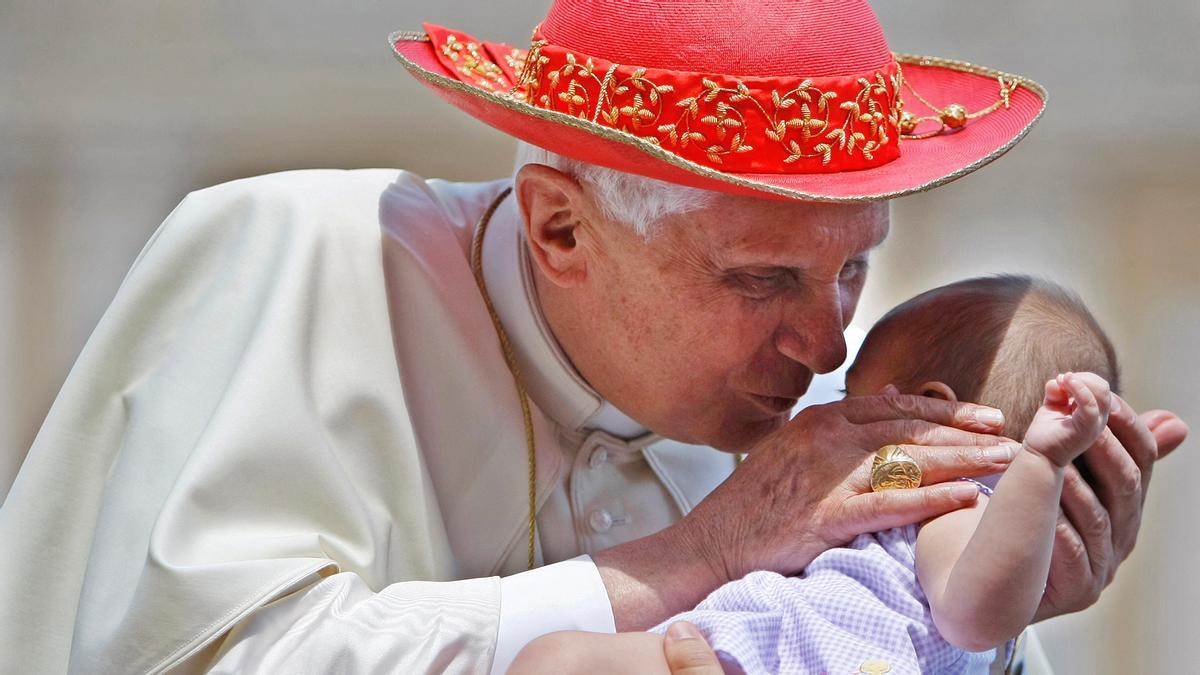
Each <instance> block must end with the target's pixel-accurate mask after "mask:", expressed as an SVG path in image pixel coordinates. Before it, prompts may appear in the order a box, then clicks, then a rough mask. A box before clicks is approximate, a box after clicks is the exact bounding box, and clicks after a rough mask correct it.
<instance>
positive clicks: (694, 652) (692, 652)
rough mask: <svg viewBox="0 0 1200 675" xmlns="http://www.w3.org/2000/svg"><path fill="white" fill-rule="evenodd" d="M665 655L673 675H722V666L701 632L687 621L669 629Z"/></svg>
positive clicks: (664, 640) (664, 641) (675, 624)
mask: <svg viewBox="0 0 1200 675" xmlns="http://www.w3.org/2000/svg"><path fill="white" fill-rule="evenodd" d="M663 653H664V655H665V656H666V657H667V667H668V668H670V669H671V675H722V673H723V671H722V670H721V664H720V662H718V661H717V655H716V654H715V653H714V652H713V650H712V647H709V646H708V642H706V641H705V640H704V636H703V635H701V634H700V630H699V629H698V628H696V627H695V626H693V625H692V624H690V623H688V622H687V621H677V622H675V623H673V624H671V626H670V627H669V628H667V634H666V637H664V638H663Z"/></svg>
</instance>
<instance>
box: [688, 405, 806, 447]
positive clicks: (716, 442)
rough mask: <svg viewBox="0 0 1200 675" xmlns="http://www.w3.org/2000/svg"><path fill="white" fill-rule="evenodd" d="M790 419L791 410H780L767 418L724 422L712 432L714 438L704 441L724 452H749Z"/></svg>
mask: <svg viewBox="0 0 1200 675" xmlns="http://www.w3.org/2000/svg"><path fill="white" fill-rule="evenodd" d="M789 419H791V411H786V412H781V413H779V414H778V415H773V416H771V417H767V418H759V419H754V420H739V421H737V422H734V423H729V424H724V425H722V426H721V428H720V429H719V430H718V431H717V433H716V434H714V438H713V439H712V440H710V441H708V442H706V443H705V445H709V446H711V447H713V448H715V449H717V450H723V451H725V452H741V453H744V452H749V451H750V449H751V448H753V447H754V446H755V445H758V442H759V441H761V440H762V439H764V438H766V437H767V436H770V435H771V434H772V433H774V432H776V431H778V430H780V429H782V428H783V427H784V426H785V425H786V424H787V423H788V420H789Z"/></svg>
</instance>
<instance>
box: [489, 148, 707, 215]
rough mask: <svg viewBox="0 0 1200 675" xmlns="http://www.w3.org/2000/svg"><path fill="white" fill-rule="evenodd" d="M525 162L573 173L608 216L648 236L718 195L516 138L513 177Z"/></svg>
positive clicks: (570, 174) (703, 205) (704, 205)
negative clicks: (589, 161) (665, 222)
mask: <svg viewBox="0 0 1200 675" xmlns="http://www.w3.org/2000/svg"><path fill="white" fill-rule="evenodd" d="M526 164H545V165H546V166H549V167H551V168H554V169H558V170H559V171H561V172H563V173H565V174H567V175H569V176H572V177H573V178H575V180H577V181H579V182H580V183H582V184H583V185H584V186H585V187H587V188H588V189H589V190H590V191H591V194H592V198H593V199H595V200H596V205H597V206H598V207H599V208H600V210H601V211H602V212H603V213H604V215H605V216H607V217H608V218H611V219H613V220H616V221H618V222H621V223H624V224H625V225H628V226H629V227H631V228H633V230H634V232H637V233H638V234H639V235H641V236H642V237H644V238H647V239H649V238H650V236H651V235H653V233H654V227H655V226H656V225H657V224H658V223H659V222H660V221H661V220H663V219H664V218H666V217H668V216H673V215H678V214H681V213H687V212H688V211H694V210H696V209H702V208H704V207H706V206H708V205H710V204H712V202H713V200H714V199H715V198H716V196H717V194H716V193H715V192H710V191H708V190H701V189H699V188H692V187H687V186H684V185H676V184H674V183H666V182H663V181H661V180H655V179H653V178H646V177H644V176H638V175H636V174H632V173H624V172H622V171H617V170H615V169H608V168H605V167H602V166H596V165H595V164H587V163H585V162H580V161H578V160H574V159H570V158H569V157H563V156H562V155H557V154H555V153H553V152H550V151H549V150H545V149H542V148H539V147H538V146H536V145H531V144H529V143H526V142H524V141H517V157H516V161H515V163H514V166H513V177H514V178H515V177H516V175H517V172H518V171H520V170H521V167H523V166H525V165H526Z"/></svg>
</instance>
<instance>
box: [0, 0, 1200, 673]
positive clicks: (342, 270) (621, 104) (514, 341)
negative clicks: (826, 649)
mask: <svg viewBox="0 0 1200 675" xmlns="http://www.w3.org/2000/svg"><path fill="white" fill-rule="evenodd" d="M391 45H392V49H393V51H394V53H395V55H396V57H397V58H398V59H399V61H400V62H401V64H402V65H403V66H404V67H405V68H406V69H407V70H408V71H409V72H410V73H411V74H412V75H414V76H415V77H417V79H418V80H419V81H420V82H421V83H422V84H425V85H427V86H428V87H429V88H430V89H431V90H432V91H433V92H434V93H436V94H437V95H439V96H441V97H442V98H444V99H445V100H446V101H448V102H449V103H450V104H452V105H454V106H456V107H458V108H460V109H462V110H464V111H466V112H467V113H469V114H470V115H472V116H474V117H476V118H478V119H480V120H481V121H483V122H485V123H487V124H489V125H491V126H493V127H495V128H497V129H499V130H501V131H502V132H504V133H507V134H509V135H511V136H514V137H516V138H517V139H519V140H520V141H521V142H522V143H521V145H520V150H519V152H518V158H517V162H516V167H515V169H514V172H513V176H512V177H511V178H509V179H504V180H498V181H494V182H489V183H477V184H465V183H448V182H444V181H437V180H424V179H422V178H420V177H417V176H415V175H413V174H410V173H406V172H397V171H386V170H370V171H300V172H290V173H281V174H273V175H268V176H262V177H258V178H252V179H246V180H241V181H235V182H232V183H228V184H224V185H219V186H216V187H212V188H208V189H205V190H201V191H198V192H195V193H192V194H190V195H188V197H187V198H186V199H184V200H183V202H182V203H181V204H180V205H179V206H178V207H177V208H176V209H175V211H174V212H172V213H171V214H170V216H168V218H167V219H166V221H165V222H164V224H163V225H162V227H161V228H160V229H159V230H158V232H157V233H155V235H154V236H153V238H152V239H151V241H150V243H149V244H148V245H147V247H146V248H145V250H144V251H143V252H142V254H141V255H140V256H139V257H138V259H137V260H136V261H135V263H134V265H133V268H132V269H131V271H130V272H129V274H128V276H127V277H126V279H125V281H124V283H123V284H122V286H121V288H120V290H119V291H118V293H117V296H116V298H115V299H114V301H113V303H112V305H111V307H110V308H109V310H108V311H107V313H106V314H105V316H104V317H103V319H102V320H101V321H100V323H99V325H98V326H97V328H96V331H95V333H94V334H93V336H92V337H91V339H90V340H89V342H88V344H87V346H86V347H85V348H84V350H83V353H82V354H81V355H80V357H79V360H78V362H77V363H76V365H75V367H74V369H73V370H72V372H71V374H70V376H69V377H68V379H67V381H66V383H65V385H64V387H63V390H62V392H61V394H60V395H59V397H58V399H57V400H56V401H55V403H54V406H53V408H52V409H51V411H50V413H49V415H48V417H47V418H46V421H45V423H44V425H43V427H42V429H41V431H40V433H39V434H38V436H37V438H36V440H35V442H34V445H33V447H32V448H31V450H30V452H29V454H28V458H27V459H26V461H25V463H24V465H23V466H22V468H21V471H20V473H19V475H18V477H17V479H16V482H15V483H14V485H13V487H12V489H11V492H10V493H9V496H8V498H7V501H6V502H5V503H4V505H3V508H0V542H2V544H0V546H2V548H3V551H4V553H3V555H2V556H0V670H3V671H5V672H9V671H12V672H64V671H68V672H89V673H90V672H135V671H136V672H143V671H148V672H158V671H163V670H167V669H177V670H183V671H204V670H208V671H213V672H232V671H263V672H294V671H313V672H375V671H387V672H392V671H395V672H489V671H490V672H503V671H504V670H505V669H506V668H507V665H508V664H509V663H510V662H511V660H512V658H513V657H514V656H515V654H516V653H517V652H518V651H519V650H520V648H521V647H522V646H524V645H525V644H527V643H528V642H530V641H531V640H533V639H534V638H536V637H538V636H540V635H543V634H546V633H549V632H553V631H558V630H566V629H571V630H586V631H599V632H613V631H631V630H641V629H644V628H647V627H649V626H652V625H654V624H656V623H658V622H660V621H662V620H663V619H665V618H667V617H669V616H672V615H674V614H676V613H678V612H680V611H682V610H686V609H689V608H691V607H693V606H694V605H696V604H697V602H699V601H700V600H701V599H703V598H704V597H705V596H706V595H707V594H708V593H709V592H711V591H712V590H713V589H715V588H717V587H718V586H720V585H721V584H723V583H724V582H726V581H728V580H732V579H737V578H740V577H742V576H744V575H745V574H746V573H748V572H750V571H753V570H772V571H775V572H779V573H782V574H794V573H796V572H798V571H800V570H802V569H803V568H804V567H805V565H806V564H807V563H808V562H809V561H811V560H812V559H813V558H814V557H816V556H817V555H818V554H819V553H821V552H822V551H824V550H826V549H828V548H830V547H834V546H838V545H840V544H843V543H845V542H847V541H849V540H851V539H852V538H854V537H855V536H856V535H858V534H861V533H865V532H874V531H879V530H883V529H886V528H890V527H896V526H901V525H906V524H909V523H915V522H920V521H923V520H925V519H928V518H930V517H933V516H935V515H938V514H941V513H945V512H947V511H950V510H954V509H958V508H961V507H963V506H966V505H969V504H971V503H973V501H974V499H975V494H974V491H973V490H968V491H966V492H964V491H962V488H961V486H958V487H955V486H953V485H952V484H950V483H946V484H941V483H942V482H944V481H948V480H950V479H953V478H956V477H960V476H978V475H985V474H992V473H996V472H998V471H1001V470H1003V469H1004V467H1005V466H1006V465H1007V462H1008V460H1009V459H1010V458H1011V452H1010V450H1009V446H1008V441H1007V439H1004V438H1002V437H1000V436H998V435H996V433H997V432H998V431H999V430H1000V428H1001V426H1002V424H1003V412H1002V411H999V410H995V409H991V408H986V407H982V406H975V405H971V404H966V403H952V402H947V401H941V400H934V399H923V398H918V397H912V396H900V395H895V394H894V393H892V392H889V391H884V392H881V393H880V394H879V395H877V396H867V397H860V398H856V399H854V400H849V401H844V402H833V403H829V402H830V401H834V400H835V399H838V398H840V396H839V395H838V393H837V391H836V390H837V388H838V387H840V386H841V384H842V381H841V380H842V371H841V368H842V367H843V364H844V363H845V362H846V360H847V355H848V354H849V353H850V352H852V351H853V350H854V349H855V348H856V347H857V341H858V340H859V339H860V338H861V335H860V334H859V333H858V332H856V331H855V330H854V329H851V328H850V321H851V319H852V317H853V315H854V311H855V308H856V305H857V303H858V300H859V297H860V294H861V292H862V290H863V286H864V284H865V283H866V279H867V273H868V264H869V258H870V255H871V251H872V250H873V249H874V248H875V247H877V246H878V245H879V244H880V243H881V242H882V241H883V239H884V238H885V237H886V236H887V234H888V229H889V220H888V205H887V200H889V199H891V198H895V197H900V196H903V195H906V194H911V193H915V192H920V191H923V190H928V189H932V188H935V187H937V186H938V185H941V184H944V183H946V182H948V181H951V180H954V179H956V178H959V177H961V176H963V175H965V174H967V173H970V172H972V171H974V170H976V169H978V168H980V167H981V166H983V165H985V164H987V163H988V162H990V161H992V160H994V159H996V158H997V157H999V156H1000V155H1002V154H1003V153H1004V152H1006V151H1007V150H1009V149H1010V148H1011V147H1012V146H1013V145H1014V144H1015V143H1017V142H1018V141H1019V140H1020V139H1021V138H1023V137H1024V136H1025V134H1026V133H1027V132H1028V131H1029V129H1030V128H1031V127H1032V125H1033V124H1034V123H1035V121H1036V120H1037V118H1038V117H1039V116H1040V115H1041V113H1042V111H1043V109H1044V107H1045V91H1044V90H1043V89H1042V88H1041V87H1040V86H1039V85H1037V84H1036V83H1034V82H1033V81H1031V80H1029V79H1027V78H1023V77H1019V76H1016V75H1011V74H1008V73H1003V72H999V71H994V70H990V69H987V68H983V67H980V66H974V65H970V64H966V63H961V62H955V61H948V60H944V59H937V58H931V57H914V56H897V55H894V54H893V53H892V52H891V51H890V50H889V48H888V46H887V43H886V40H885V39H884V37H883V34H882V31H881V30H880V27H879V25H878V22H877V20H876V18H875V16H874V14H873V13H872V11H871V10H870V8H869V7H868V6H867V4H866V3H865V2H863V1H862V0H839V1H837V2H829V1H817V0H809V1H797V0H756V1H754V2H746V1H739V2H711V1H703V2H702V1H692V0H686V1H682V2H681V1H678V0H676V1H673V2H665V1H663V2H659V1H654V0H646V1H643V2H638V3H636V4H630V3H595V2H588V1H585V0H557V1H556V2H554V4H553V5H552V6H551V8H550V10H549V13H548V14H547V16H546V17H545V19H544V20H543V21H542V22H541V23H540V24H539V25H538V27H537V28H536V29H535V31H534V34H533V38H532V41H531V43H530V45H529V47H528V49H524V48H515V47H511V46H507V45H502V44H498V43H492V42H486V41H481V40H477V39H475V38H473V37H471V36H469V35H466V34H464V33H462V32H459V31H455V30H451V29H447V28H442V27H439V26H433V25H426V26H425V30H424V31H422V32H419V33H396V34H393V35H392V36H391ZM448 143H449V145H448V147H451V148H453V147H454V146H453V144H452V139H448ZM1118 403H1119V404H1118V405H1117V406H1115V407H1114V409H1113V411H1112V414H1111V416H1110V419H1109V425H1108V430H1107V431H1106V432H1105V433H1104V434H1103V435H1102V436H1101V437H1100V439H1099V440H1098V441H1097V442H1096V443H1095V444H1094V445H1093V446H1092V447H1091V448H1090V449H1089V450H1088V451H1087V452H1086V453H1085V454H1084V457H1085V458H1086V463H1087V466H1088V467H1089V469H1090V473H1091V474H1093V476H1092V477H1091V478H1090V480H1088V481H1085V480H1084V479H1083V478H1082V477H1081V476H1080V475H1079V473H1078V471H1077V470H1075V469H1074V468H1072V469H1069V473H1068V475H1067V478H1066V485H1067V489H1065V490H1064V496H1063V500H1062V512H1061V514H1060V516H1059V526H1058V528H1057V531H1056V535H1055V537H1056V539H1055V542H1054V555H1053V560H1052V563H1051V572H1050V579H1049V583H1048V586H1047V589H1046V592H1045V594H1044V596H1043V598H1042V600H1041V606H1040V609H1039V611H1038V618H1039V619H1044V618H1047V617H1051V616H1055V615H1059V614H1063V613H1066V612H1072V611H1076V610H1079V609H1083V608H1085V607H1087V606H1089V605H1091V604H1092V603H1094V602H1095V601H1096V599H1097V598H1098V597H1099V594H1100V592H1101V590H1102V589H1103V588H1104V587H1105V586H1107V584H1108V583H1110V582H1111V580H1112V578H1113V575H1114V573H1115V571H1116V569H1117V567H1118V566H1119V565H1120V563H1121V561H1122V560H1124V559H1125V557H1126V556H1128V555H1129V553H1130V551H1131V550H1132V547H1133V543H1134V540H1135V538H1136V536H1137V531H1138V528H1139V524H1140V518H1141V509H1142V503H1143V501H1144V499H1145V495H1146V489H1147V484H1148V482H1149V480H1150V476H1151V473H1152V470H1153V468H1154V463H1155V461H1156V460H1157V459H1159V458H1161V457H1163V456H1164V455H1166V454H1167V453H1169V452H1171V451H1172V450H1173V449H1175V448H1176V447H1177V446H1178V445H1179V444H1180V443H1181V442H1182V441H1183V439H1184V437H1185V436H1186V434H1187V427H1186V426H1185V425H1184V424H1183V423H1182V422H1181V421H1180V420H1179V419H1178V418H1177V417H1176V416H1175V415H1173V414H1171V413H1169V412H1166V411H1152V412H1149V413H1144V414H1142V415H1138V414H1136V413H1135V412H1134V411H1133V409H1132V408H1131V407H1130V406H1129V405H1128V404H1127V403H1125V402H1123V401H1119V402H1118ZM817 404H826V405H825V406H824V407H823V408H822V409H821V410H820V413H819V414H808V415H802V416H799V417H796V418H795V419H794V420H793V419H792V417H793V413H794V411H795V410H797V409H799V408H803V407H806V406H810V405H817ZM890 444H905V447H906V449H908V448H911V447H912V446H921V447H920V448H913V449H912V452H910V453H909V454H911V455H912V457H913V459H915V461H916V462H917V463H918V465H919V466H920V469H921V473H922V476H923V481H924V482H923V486H922V487H918V488H915V489H911V490H895V491H886V492H878V493H872V492H870V491H864V490H861V489H859V486H857V484H856V483H855V482H854V481H852V480H850V478H849V477H850V476H851V474H853V473H855V472H856V471H857V470H858V469H859V468H860V467H862V466H864V465H867V466H869V465H870V462H871V460H872V458H873V456H874V453H875V451H876V450H878V449H879V448H881V447H883V446H886V445H890ZM739 453H750V454H754V455H756V456H760V457H762V459H759V458H758V457H756V461H754V462H748V463H747V464H745V465H743V466H740V467H739V465H738V461H737V457H738V456H739ZM727 479H728V480H727ZM678 632H679V633H680V634H685V633H686V631H685V630H681V631H678ZM680 645H682V646H683V648H682V649H681V650H680V651H678V652H675V653H672V654H669V655H668V662H669V663H672V664H676V667H677V668H678V669H679V670H681V671H682V670H683V669H684V668H687V667H692V666H696V665H697V664H701V665H702V664H704V663H706V662H705V659H706V658H707V656H706V654H705V653H704V650H703V643H702V642H699V641H696V640H678V641H674V642H673V641H672V640H668V641H667V648H668V649H675V648H676V647H678V646H680ZM697 645H699V646H700V647H701V648H700V649H699V650H697V649H695V648H696V646H697ZM707 663H708V664H709V667H711V662H707Z"/></svg>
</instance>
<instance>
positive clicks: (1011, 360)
mask: <svg viewBox="0 0 1200 675" xmlns="http://www.w3.org/2000/svg"><path fill="white" fill-rule="evenodd" d="M1110 383H1111V389H1112V390H1115V389H1116V387H1117V363H1116V356H1115V353H1114V351H1113V348H1112V345H1111V344H1110V343H1109V341H1108V338H1107V337H1106V336H1105V335H1104V333H1103V331H1102V330H1101V329H1100V327H1099V325H1098V324H1097V323H1096V321H1095V319H1093V318H1092V316H1091V314H1090V313H1089V312H1088V310H1087V309H1086V308H1085V307H1084V305H1083V304H1082V303H1081V302H1080V301H1079V299H1078V298H1076V297H1075V296H1074V295H1072V294H1070V293H1069V292H1067V291H1065V290H1063V289H1062V288H1060V287H1058V286H1055V285H1053V284H1051V283H1048V282H1045V281H1040V280H1034V279H1030V278H1028V277H1018V276H1001V277H988V278H979V279H970V280H967V281H962V282H958V283H954V284H950V285H948V286H943V287H941V288H937V289H934V290H932V291H928V292H926V293H923V294H921V295H919V296H917V297H915V298H913V299H911V300H909V301H908V302H905V303H904V304H902V305H900V306H899V307H896V308H895V309H893V310H892V311H891V312H889V313H888V314H887V315H886V316H884V317H883V319H881V320H880V321H879V323H877V324H876V325H875V326H874V327H873V328H872V329H871V332H870V333H869V334H868V335H867V338H866V340H865V342H864V343H863V345H862V348H861V349H860V351H859V354H858V358H857V359H856V360H855V362H854V364H853V366H852V367H851V368H850V370H849V371H848V372H847V375H846V393H847V395H848V396H861V395H871V394H875V393H877V392H879V391H880V390H881V389H883V388H884V387H885V386H886V385H888V384H894V385H895V386H896V387H898V388H899V390H900V391H901V392H902V393H905V394H918V395H923V396H934V397H939V398H946V399H950V400H963V401H972V402H976V403H981V404H985V405H990V406H993V407H996V408H999V409H1001V410H1003V411H1004V412H1005V419H1006V424H1005V430H1004V433H1005V435H1006V436H1008V437H1010V438H1014V439H1015V438H1021V439H1023V444H1022V450H1021V451H1020V452H1018V453H1017V456H1016V457H1014V459H1013V461H1012V463H1011V464H1010V466H1009V468H1008V469H1007V471H1006V472H1005V473H1004V475H1003V477H1002V478H1001V479H1000V480H999V483H998V484H996V486H995V490H994V492H993V491H992V490H991V489H988V488H987V487H986V486H982V485H981V491H982V494H981V495H980V498H979V500H978V501H977V502H976V504H975V505H974V506H972V507H969V508H964V509H961V510H959V511H954V512H951V513H948V514H946V515H943V516H940V517H937V518H934V519H932V520H930V521H928V522H926V523H924V524H923V525H921V526H915V525H914V526H908V527H903V528H896V529H892V530H888V531H885V532H879V533H875V534H868V535H862V536H860V537H858V538H856V539H855V540H854V541H852V542H851V543H850V544H848V545H847V546H845V547H842V548H836V549H831V550H829V551H826V552H825V553H823V554H821V555H820V556H818V557H817V558H816V559H815V560H814V561H813V562H812V563H811V564H810V565H809V566H808V567H807V568H806V569H805V571H804V572H803V573H802V574H801V575H800V576H798V577H783V576H781V575H779V574H775V573H773V572H754V573H751V574H749V575H747V576H746V577H744V578H743V579H740V580H738V581H734V582H731V583H728V584H726V585H724V586H722V587H721V588H719V589H717V590H716V591H714V592H713V593H712V594H711V595H709V597H708V598H706V599H705V600H704V601H703V602H701V603H700V605H698V606H697V607H696V608H695V609H694V610H692V611H689V612H685V613H683V614H680V615H678V616H675V617H672V618H671V619H669V620H668V621H666V622H664V623H663V624H661V625H660V626H658V627H656V628H654V629H652V630H651V635H645V634H642V635H639V634H619V635H599V634H587V633H560V634H554V635H551V636H546V637H544V638H541V639H540V640H539V641H535V642H534V643H532V644H531V645H529V646H528V647H527V648H526V650H525V651H523V652H522V654H521V655H520V656H519V657H518V659H517V661H516V662H515V663H514V667H513V671H514V672H526V673H529V672H550V671H553V672H639V673H657V672H661V673H666V672H667V667H666V663H665V660H664V658H663V652H662V645H661V637H660V636H661V634H662V633H664V632H665V631H666V628H667V626H669V625H670V624H671V623H673V622H675V621H679V620H687V621H691V622H692V623H694V624H696V625H697V626H698V627H699V628H700V630H701V632H703V633H704V635H705V637H706V638H707V639H708V640H709V643H710V644H711V645H712V646H713V648H714V649H715V650H716V652H717V654H718V656H719V657H720V659H721V662H722V665H723V666H724V667H725V669H726V671H727V672H746V673H775V672H786V673H858V672H890V673H933V672H936V673H974V672H979V673H986V672H988V667H989V664H990V663H991V662H992V661H993V660H995V657H996V654H995V649H994V647H995V646H996V645H1000V644H1002V643H1006V641H1009V640H1011V639H1013V638H1015V637H1016V636H1017V635H1018V634H1019V633H1020V632H1021V631H1022V630H1023V629H1024V628H1025V627H1026V626H1027V625H1028V624H1029V622H1030V621H1031V620H1032V618H1033V615H1034V612H1035V611H1036V609H1037V607H1038V604H1039V602H1040V600H1041V597H1042V593H1043V591H1044V589H1045V584H1046V578H1047V574H1048V572H1049V566H1050V554H1051V549H1052V546H1053V541H1054V529H1055V525H1056V520H1057V515H1058V502H1059V499H1060V496H1061V492H1062V485H1063V476H1064V472H1065V469H1066V466H1067V465H1068V464H1070V463H1071V462H1072V461H1073V460H1074V459H1075V458H1076V457H1078V456H1079V455H1080V454H1081V453H1082V452H1083V451H1084V450H1086V449H1087V448H1088V447H1089V446H1091V444H1092V443H1093V442H1094V441H1095V440H1096V438H1097V437H1098V436H1099V435H1100V434H1101V432H1102V431H1103V430H1104V428H1105V426H1106V424H1107V420H1108V411H1109V408H1110V405H1111V398H1110V393H1109V392H1110ZM655 634H656V635H655ZM1006 648H1011V643H1008V644H1006ZM543 669H546V670H543Z"/></svg>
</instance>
